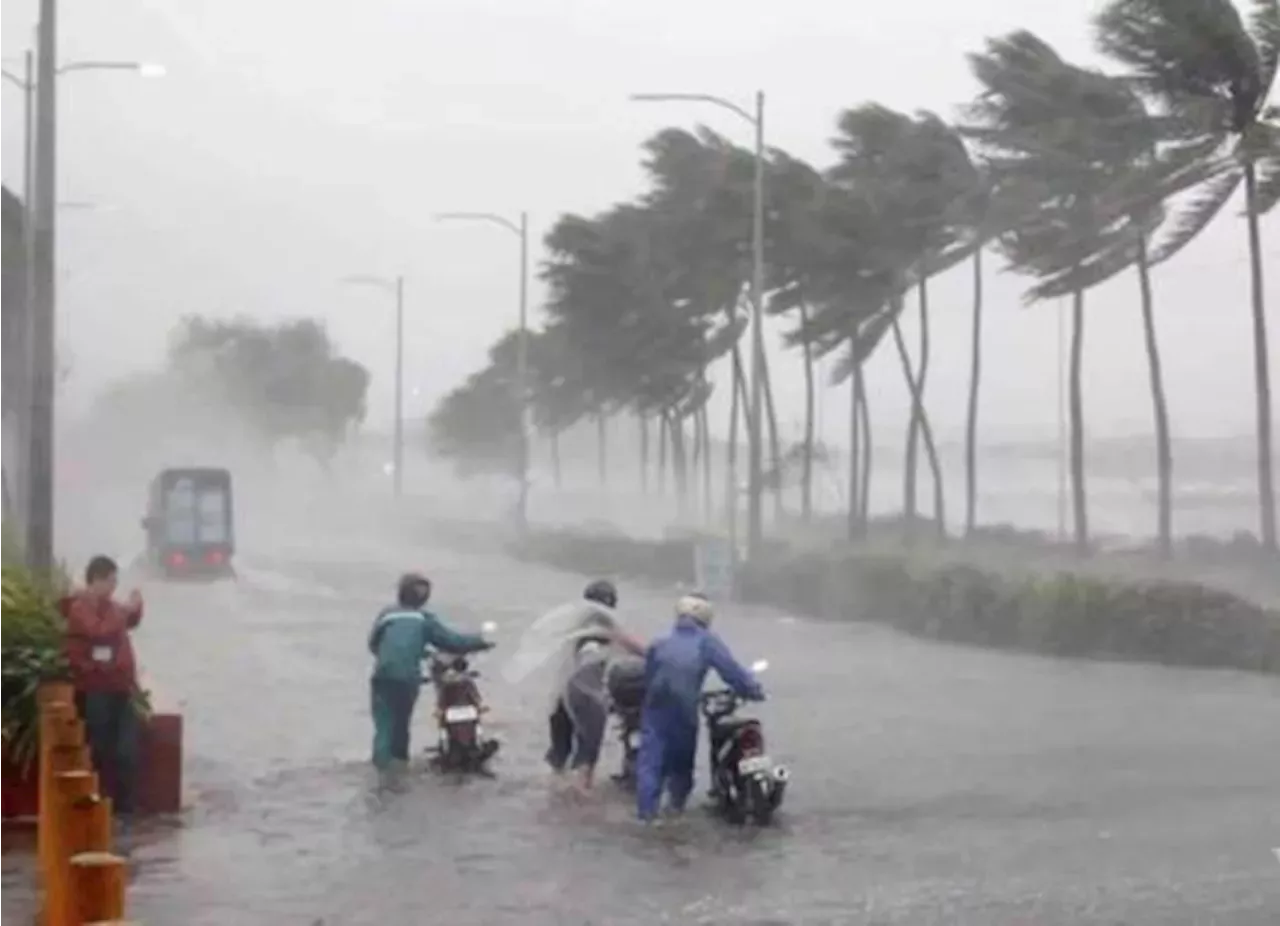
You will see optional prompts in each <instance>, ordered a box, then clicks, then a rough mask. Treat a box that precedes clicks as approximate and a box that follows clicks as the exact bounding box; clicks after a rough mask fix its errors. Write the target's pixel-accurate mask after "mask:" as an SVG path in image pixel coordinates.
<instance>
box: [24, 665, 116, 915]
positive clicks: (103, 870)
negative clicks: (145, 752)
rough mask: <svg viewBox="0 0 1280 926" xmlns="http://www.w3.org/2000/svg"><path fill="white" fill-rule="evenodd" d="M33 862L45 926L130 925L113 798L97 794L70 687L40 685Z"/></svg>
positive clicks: (89, 758) (95, 774)
mask: <svg viewBox="0 0 1280 926" xmlns="http://www.w3.org/2000/svg"><path fill="white" fill-rule="evenodd" d="M38 703H39V706H40V730H39V733H40V744H39V748H40V768H39V788H40V795H39V831H38V837H37V838H38V840H39V861H40V875H41V881H42V884H43V888H44V896H43V909H42V911H41V919H40V922H41V923H42V924H43V926H92V924H97V926H112V924H114V926H128V924H126V923H125V922H124V921H123V920H122V919H121V917H123V916H124V894H125V881H126V869H125V861H124V859H122V858H120V857H119V856H116V855H113V854H111V852H110V851H108V850H109V848H110V845H111V801H110V800H109V799H107V798H103V797H102V796H101V795H100V794H99V790H100V789H99V781H98V775H97V773H96V772H95V771H94V770H93V768H92V761H91V754H90V750H89V748H88V747H87V746H86V745H85V730H84V722H83V721H81V720H80V718H79V717H78V716H77V713H76V707H75V692H74V691H73V690H72V688H71V686H70V685H66V684H62V683H57V684H49V685H45V686H42V687H41V689H40V692H39V695H38Z"/></svg>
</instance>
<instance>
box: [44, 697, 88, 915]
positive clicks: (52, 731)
mask: <svg viewBox="0 0 1280 926" xmlns="http://www.w3.org/2000/svg"><path fill="white" fill-rule="evenodd" d="M64 708H66V710H71V711H74V708H70V707H69V706H66V705H62V704H57V705H52V706H50V708H49V711H50V712H53V713H55V714H58V716H53V717H49V719H48V722H47V723H46V727H45V730H44V733H45V737H44V742H45V744H46V745H44V746H43V747H42V762H43V766H42V769H41V772H42V776H41V777H42V779H43V780H42V782H41V797H40V810H41V817H40V820H39V830H38V832H37V840H38V850H37V851H38V853H39V860H40V875H41V882H42V886H43V888H44V897H43V906H44V909H45V922H46V923H49V924H54V923H60V922H61V915H62V911H63V910H64V909H65V905H66V890H67V865H66V857H67V853H66V848H65V846H64V845H63V829H64V827H65V824H64V822H63V817H64V809H63V804H64V802H63V800H62V799H61V797H60V788H61V787H62V785H60V784H59V778H60V777H61V776H62V775H63V774H73V775H88V774H90V773H89V772H87V771H86V769H87V768H88V765H89V750H88V748H87V747H86V746H84V745H83V742H84V724H83V723H81V722H80V721H79V720H76V719H75V718H74V716H72V717H70V718H68V717H67V716H66V710H64ZM55 918H57V919H55Z"/></svg>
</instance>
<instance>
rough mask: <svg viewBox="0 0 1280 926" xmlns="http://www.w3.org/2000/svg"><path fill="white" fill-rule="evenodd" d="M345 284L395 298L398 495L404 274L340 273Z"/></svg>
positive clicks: (396, 484) (397, 488) (396, 485)
mask: <svg viewBox="0 0 1280 926" xmlns="http://www.w3.org/2000/svg"><path fill="white" fill-rule="evenodd" d="M338 282H339V283H344V284H346V285H348V286H371V287H373V288H374V289H378V290H381V291H382V292H384V293H387V294H389V295H391V296H392V297H394V298H395V301H396V362H395V370H396V390H395V431H394V435H395V436H394V437H393V438H392V449H391V453H392V464H391V465H392V467H393V471H392V473H391V480H392V482H391V484H392V491H393V492H395V495H396V497H397V498H399V497H400V493H401V490H402V489H403V486H404V475H403V474H404V277H403V276H397V277H395V278H394V279H393V278H390V277H380V276H373V275H370V274H358V275H355V276H348V277H343V278H342V279H341V280H339V281H338Z"/></svg>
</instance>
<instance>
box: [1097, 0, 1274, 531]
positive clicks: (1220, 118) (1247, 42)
mask: <svg viewBox="0 0 1280 926" xmlns="http://www.w3.org/2000/svg"><path fill="white" fill-rule="evenodd" d="M1250 6H1251V7H1252V14H1251V16H1250V18H1249V22H1248V24H1246V23H1245V20H1244V18H1243V17H1242V16H1241V14H1240V11H1239V10H1238V9H1237V8H1236V6H1235V5H1234V4H1233V3H1232V2H1231V0H1197V2H1195V3H1189V2H1181V3H1178V2H1171V0H1112V2H1111V3H1109V4H1108V6H1107V7H1106V8H1105V9H1104V10H1103V11H1102V12H1101V13H1100V14H1099V15H1098V17H1097V19H1096V21H1095V26H1096V34H1097V39H1098V44H1099V46H1100V47H1101V49H1102V51H1103V52H1104V53H1106V54H1108V55H1110V56H1111V57H1113V58H1115V59H1116V60H1118V61H1120V62H1122V63H1124V64H1125V65H1127V66H1128V67H1129V68H1130V69H1131V72H1132V79H1133V81H1134V83H1135V84H1136V85H1137V87H1138V88H1139V89H1140V91H1141V92H1142V93H1143V94H1144V95H1145V96H1146V97H1147V98H1148V99H1150V100H1152V101H1153V102H1154V103H1155V104H1156V107H1157V109H1158V113H1159V115H1160V116H1161V117H1163V118H1162V125H1163V126H1164V129H1165V132H1166V136H1165V142H1166V144H1168V145H1170V146H1171V147H1172V148H1173V151H1174V155H1175V156H1178V157H1182V158H1185V159H1187V160H1188V161H1190V162H1191V163H1193V164H1194V165H1195V166H1196V167H1198V168H1199V169H1198V170H1191V171H1187V172H1185V173H1184V174H1182V175H1181V176H1180V178H1179V179H1180V180H1181V185H1182V186H1185V187H1191V188H1194V189H1195V191H1196V194H1197V195H1196V196H1195V198H1194V199H1193V201H1192V202H1191V203H1190V204H1189V205H1188V206H1187V207H1186V209H1184V210H1183V211H1182V212H1180V213H1179V215H1178V216H1177V219H1176V221H1175V223H1174V226H1173V231H1172V233H1171V234H1170V235H1169V237H1168V238H1167V239H1166V240H1164V241H1163V242H1161V243H1160V244H1159V245H1158V246H1157V247H1155V248H1154V249H1153V251H1152V253H1151V255H1150V263H1152V264H1157V263H1160V262H1162V261H1164V260H1167V259H1168V258H1169V257H1171V256H1172V255H1173V254H1175V253H1177V252H1178V251H1179V250H1181V249H1182V248H1183V247H1184V246H1185V245H1186V244H1187V243H1188V242H1190V241H1191V240H1192V239H1193V238H1195V237H1196V236H1197V235H1198V234H1199V233H1200V232H1201V231H1202V230H1204V228H1205V227H1207V226H1208V224H1209V222H1211V221H1212V220H1213V218H1214V216H1216V215H1217V214H1218V213H1219V212H1220V211H1221V210H1222V208H1223V206H1225V205H1226V204H1227V202H1228V201H1229V200H1230V199H1231V197H1232V195H1233V194H1234V193H1235V191H1236V190H1237V189H1238V188H1239V187H1240V186H1241V184H1242V183H1243V185H1244V190H1245V217H1246V221H1247V225H1248V235H1249V261H1250V277H1249V278H1250V289H1251V296H1252V299H1251V309H1252V315H1253V362H1254V381H1255V388H1256V395H1257V431H1258V496H1259V501H1260V514H1261V531H1262V542H1263V544H1264V546H1266V547H1267V548H1268V549H1270V550H1273V551H1275V550H1277V549H1278V547H1277V531H1276V494H1275V483H1274V468H1273V463H1272V460H1273V447H1272V417H1271V381H1270V376H1271V367H1270V360H1269V358H1268V355H1267V320H1266V308H1265V304H1264V300H1263V289H1262V285H1263V284H1262V244H1261V234H1260V232H1259V229H1258V220H1259V217H1260V216H1262V215H1263V214H1265V213H1267V212H1269V211H1270V210H1271V209H1273V208H1274V207H1275V205H1276V203H1277V202H1280V117H1278V116H1277V112H1276V110H1275V109H1268V108H1267V98H1268V95H1269V94H1270V92H1271V89H1272V87H1273V86H1274V84H1275V80H1276V70H1277V60H1278V59H1280V3H1278V2H1277V0H1252V2H1251V4H1250Z"/></svg>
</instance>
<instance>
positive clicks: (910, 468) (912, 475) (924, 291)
mask: <svg viewBox="0 0 1280 926" xmlns="http://www.w3.org/2000/svg"><path fill="white" fill-rule="evenodd" d="M917 292H918V293H919V295H920V366H919V368H918V370H917V372H916V373H915V374H914V375H913V374H912V371H911V359H910V357H908V358H907V367H906V375H907V379H908V380H909V382H908V384H907V385H908V387H909V388H911V389H912V390H913V391H919V392H920V394H921V396H923V395H924V384H925V379H926V378H927V377H928V375H929V278H928V277H927V276H922V277H921V278H920V282H919V284H918V285H917ZM922 401H923V400H922ZM912 407H913V408H914V407H915V406H914V404H913V406H912ZM921 408H923V404H922V405H921ZM922 426H923V423H922V422H921V421H920V418H919V416H918V415H916V413H915V412H914V411H913V412H912V414H911V418H910V421H909V423H908V425H907V458H906V472H905V474H904V476H903V482H902V513H903V516H904V517H905V519H906V521H907V527H908V529H910V528H911V525H912V523H913V522H914V521H915V519H916V511H917V504H916V484H917V477H918V475H919V469H920V466H919V458H920V452H919V445H920V430H921V427H922Z"/></svg>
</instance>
